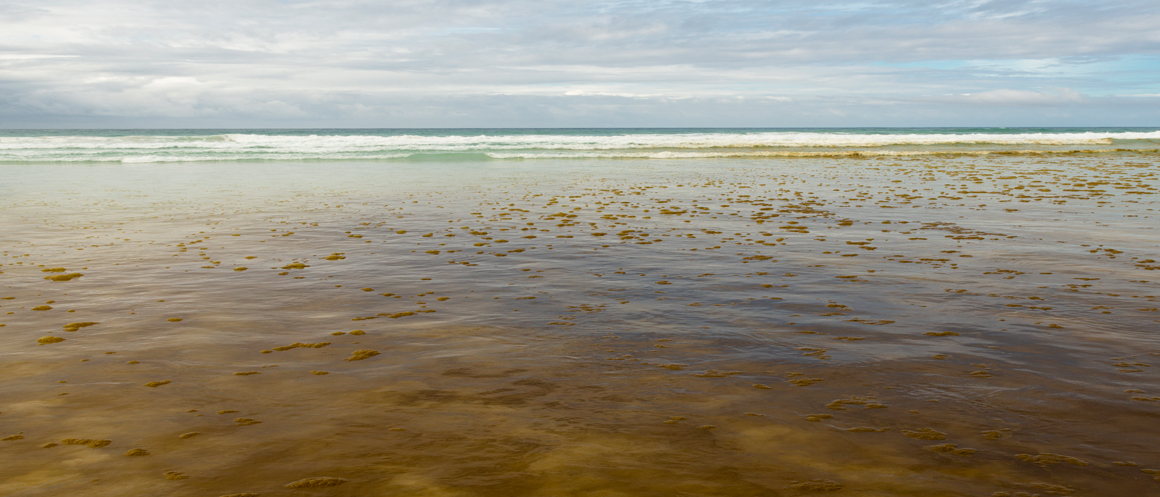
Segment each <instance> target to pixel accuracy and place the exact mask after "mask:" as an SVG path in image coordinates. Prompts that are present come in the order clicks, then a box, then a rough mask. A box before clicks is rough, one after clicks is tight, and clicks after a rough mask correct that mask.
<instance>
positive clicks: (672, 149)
mask: <svg viewBox="0 0 1160 497" xmlns="http://www.w3.org/2000/svg"><path fill="white" fill-rule="evenodd" d="M1117 140H1123V141H1139V140H1147V141H1153V140H1160V131H1157V132H1095V131H1091V132H1082V133H1011V134H990V133H974V134H953V133H944V134H875V133H854V132H833V133H822V132H770V131H765V132H744V131H739V132H713V133H680V134H647V133H624V134H615V135H596V134H588V135H580V134H575V135H574V134H536V135H529V134H509V135H495V136H488V135H470V136H468V135H441V136H423V135H414V134H403V135H394V136H376V135H369V134H362V135H360V134H351V135H306V136H292V135H265V134H221V135H209V136H118V137H99V136H50V137H0V161H2V162H25V161H60V162H73V161H102V162H103V161H114V162H115V161H120V162H180V161H211V160H220V161H229V160H310V159H319V160H346V159H389V158H398V157H405V156H407V155H411V154H415V153H456V152H477V153H487V154H489V155H490V156H492V157H495V158H516V157H518V158H525V159H528V158H540V157H545V158H547V157H552V158H564V157H623V158H681V157H732V156H738V155H743V156H761V155H763V154H761V153H759V152H762V151H765V152H769V153H766V154H764V155H765V156H811V155H813V154H812V153H811V152H810V151H817V150H822V151H823V152H822V153H821V154H820V155H825V156H832V155H843V154H844V153H845V152H848V151H849V149H859V150H861V151H862V152H860V153H856V154H853V155H897V154H902V155H906V154H907V153H909V152H913V151H915V150H913V149H925V148H927V147H940V148H949V150H946V151H952V150H958V151H963V152H967V151H970V150H971V149H975V148H978V147H980V146H983V147H986V146H991V147H1020V146H1048V147H1060V146H1064V147H1066V146H1097V147H1106V146H1110V145H1114V144H1116V141H1117ZM884 147H894V148H899V147H902V148H905V149H908V150H882V151H881V152H882V153H880V154H874V153H871V152H873V151H874V149H883V148H884ZM690 151H696V152H694V153H689V152H690ZM597 152H609V153H607V154H605V153H597ZM920 153H929V152H920Z"/></svg>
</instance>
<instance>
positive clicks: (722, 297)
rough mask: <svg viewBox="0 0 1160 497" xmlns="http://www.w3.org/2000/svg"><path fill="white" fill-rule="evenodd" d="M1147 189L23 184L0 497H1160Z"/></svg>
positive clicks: (506, 179)
mask: <svg viewBox="0 0 1160 497" xmlns="http://www.w3.org/2000/svg"><path fill="white" fill-rule="evenodd" d="M1155 157H1156V156H1155V154H1151V153H1139V154H1137V153H1117V154H1107V153H1104V154H1086V155H1085V154H1069V155H1055V156H1041V155H1032V156H1020V155H1010V156H995V157H982V158H980V157H959V158H956V157H953V156H946V157H924V158H918V159H912V160H910V159H906V160H899V159H898V158H881V159H792V160H672V161H669V160H648V161H634V160H551V159H541V160H535V161H494V160H463V159H460V160H455V161H446V162H443V161H440V160H438V159H437V158H436V159H435V160H429V161H424V162H416V161H412V162H382V161H379V162H287V163H261V162H258V163H229V162H204V163H196V164H189V163H185V164H182V163H177V164H142V165H121V164H91V163H90V164H68V165H52V164H18V165H5V166H3V171H4V175H5V176H4V177H5V179H4V181H3V183H2V184H0V208H2V210H0V226H2V230H0V237H2V242H3V243H2V246H3V248H4V253H3V256H4V261H3V266H0V271H2V274H0V283H2V287H0V297H2V298H5V299H7V300H0V324H2V325H3V327H2V328H0V336H3V337H4V339H5V345H6V346H5V347H4V348H3V349H2V350H0V375H3V378H5V381H4V382H3V383H2V384H0V438H3V441H0V494H4V495H20V496H34V495H35V496H40V495H62V494H78V495H94V496H103V495H150V494H164V495H176V496H184V495H190V496H193V495H198V496H204V495H210V496H218V495H230V494H247V493H248V494H260V495H263V496H277V495H336V496H338V495H351V496H353V495H360V496H361V495H601V496H616V495H763V496H770V495H786V496H793V495H813V494H834V495H867V496H887V495H962V496H976V495H978V496H984V495H987V496H989V495H997V496H1002V495H1005V494H1006V495H1021V496H1022V495H1034V494H1039V495H1160V481H1156V479H1160V471H1158V470H1157V469H1158V468H1160V449H1158V448H1157V447H1160V436H1158V435H1157V432H1156V427H1157V426H1160V386H1158V384H1157V376H1156V375H1157V371H1156V369H1158V368H1157V367H1153V366H1157V364H1158V361H1160V359H1158V357H1160V339H1158V335H1157V329H1158V325H1157V323H1160V312H1157V307H1158V306H1160V304H1158V303H1157V302H1156V300H1157V297H1156V295H1157V294H1158V293H1160V292H1157V283H1156V278H1157V273H1156V272H1155V269H1156V268H1160V263H1156V262H1155V259H1158V258H1160V253H1158V252H1160V250H1158V247H1157V240H1158V239H1160V237H1158V236H1157V233H1156V226H1157V222H1156V216H1157V212H1156V211H1155V209H1156V208H1157V203H1156V198H1155V197H1156V195H1155V194H1156V192H1157V191H1158V190H1157V186H1158V185H1157V183H1158V181H1157V176H1156V174H1157V173H1158V172H1160V168H1158V167H1157V163H1156V159H1155ZM75 274H80V275H81V276H75V277H71V278H69V277H68V275H75ZM54 277H55V278H56V279H57V280H61V281H56V280H53V279H52V278H54ZM46 278H48V279H46ZM42 306H43V307H42ZM44 307H49V309H44ZM37 309H44V310H37ZM75 323H81V324H88V323H91V324H88V325H75ZM70 324H74V325H73V326H69V325H70ZM354 330H359V332H355V333H352V332H354ZM57 339H64V340H63V341H57ZM322 343H326V344H327V345H321V344H322ZM295 344H299V345H298V346H295ZM304 345H309V346H304ZM368 351H370V352H368ZM376 353H377V354H376ZM351 359H354V360H351ZM163 382H168V383H163ZM148 385H154V386H148ZM190 433H196V434H195V435H189V434H190ZM4 437H7V438H4ZM86 440H87V441H88V442H86ZM104 440H107V441H109V442H108V443H107V444H106V443H104V442H101V441H104ZM66 441H68V442H71V444H70V443H68V442H66ZM135 449H141V450H142V451H143V452H144V454H142V451H137V452H133V451H134V450H135ZM128 454H141V455H128ZM310 478H315V480H306V481H305V482H303V483H301V484H298V485H291V484H292V483H294V482H300V481H302V480H304V479H310ZM318 478H331V479H330V480H325V479H322V480H319V479H318ZM327 484H333V486H319V485H327ZM287 485H290V486H287ZM311 485H314V486H311Z"/></svg>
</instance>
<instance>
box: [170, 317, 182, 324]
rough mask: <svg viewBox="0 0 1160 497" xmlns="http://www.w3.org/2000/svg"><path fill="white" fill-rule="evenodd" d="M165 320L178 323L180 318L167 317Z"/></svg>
mask: <svg viewBox="0 0 1160 497" xmlns="http://www.w3.org/2000/svg"><path fill="white" fill-rule="evenodd" d="M166 321H169V322H170V323H180V322H181V318H169V319H166Z"/></svg>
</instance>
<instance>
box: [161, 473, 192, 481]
mask: <svg viewBox="0 0 1160 497" xmlns="http://www.w3.org/2000/svg"><path fill="white" fill-rule="evenodd" d="M164 476H165V479H166V480H185V479H188V478H189V475H187V474H185V473H181V472H179V471H166V472H165V474H164Z"/></svg>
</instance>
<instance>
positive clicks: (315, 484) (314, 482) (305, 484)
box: [285, 476, 348, 488]
mask: <svg viewBox="0 0 1160 497" xmlns="http://www.w3.org/2000/svg"><path fill="white" fill-rule="evenodd" d="M347 481H348V480H345V479H343V478H334V477H332V476H316V477H313V478H303V479H301V480H298V481H295V482H290V483H287V484H286V485H285V487H286V488H326V487H337V486H339V485H342V484H343V483H346V482H347Z"/></svg>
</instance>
